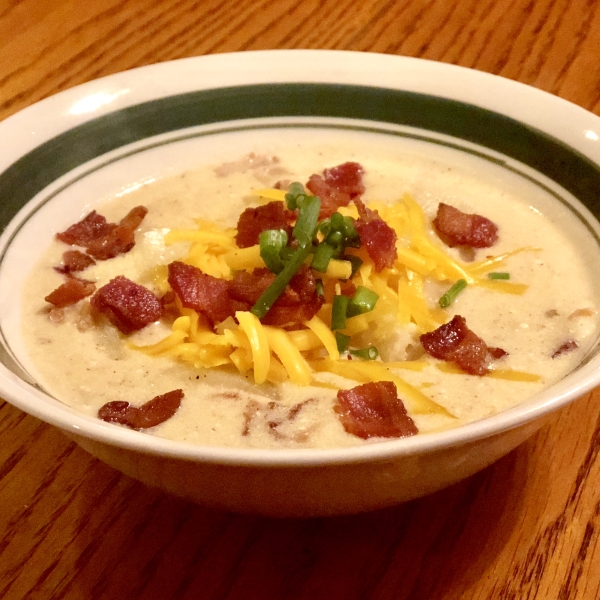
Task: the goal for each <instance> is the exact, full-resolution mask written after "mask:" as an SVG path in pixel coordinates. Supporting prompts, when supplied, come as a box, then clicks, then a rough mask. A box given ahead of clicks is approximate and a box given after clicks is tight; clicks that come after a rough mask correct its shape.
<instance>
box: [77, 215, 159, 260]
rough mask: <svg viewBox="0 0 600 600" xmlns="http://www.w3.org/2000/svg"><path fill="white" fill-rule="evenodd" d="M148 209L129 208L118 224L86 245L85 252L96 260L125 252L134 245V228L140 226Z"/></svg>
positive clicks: (106, 258)
mask: <svg viewBox="0 0 600 600" xmlns="http://www.w3.org/2000/svg"><path fill="white" fill-rule="evenodd" d="M147 212H148V209H147V208H145V207H144V206H136V207H135V208H133V209H131V210H130V211H129V213H128V214H127V215H125V217H123V219H121V221H120V223H119V224H118V225H115V226H113V227H111V228H110V230H109V231H107V232H106V234H105V235H103V236H101V237H98V238H96V239H94V240H92V241H91V242H90V243H89V244H88V245H87V246H86V250H87V253H88V254H90V255H91V256H93V257H94V258H96V259H97V260H108V259H109V258H114V257H115V256H117V255H118V254H125V253H127V252H129V251H130V250H131V249H132V248H133V247H134V246H135V234H134V232H135V230H136V229H137V228H138V227H139V226H140V224H141V222H142V220H143V219H144V217H145V216H146V213H147Z"/></svg>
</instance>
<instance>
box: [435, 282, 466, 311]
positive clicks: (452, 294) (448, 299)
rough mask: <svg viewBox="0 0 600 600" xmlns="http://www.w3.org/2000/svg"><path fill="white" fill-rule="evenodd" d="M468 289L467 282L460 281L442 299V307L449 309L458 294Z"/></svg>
mask: <svg viewBox="0 0 600 600" xmlns="http://www.w3.org/2000/svg"><path fill="white" fill-rule="evenodd" d="M466 287H467V282H466V281H465V280H464V279H459V280H458V281H457V282H456V283H455V284H454V285H453V286H452V287H451V288H450V289H449V290H448V291H447V292H446V293H445V294H444V295H443V296H442V297H441V298H440V307H441V308H448V307H449V306H450V305H451V304H452V303H453V302H454V301H455V300H456V297H457V296H458V294H460V293H461V292H462V291H463V290H464V289H465V288H466Z"/></svg>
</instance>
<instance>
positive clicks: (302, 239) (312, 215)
mask: <svg viewBox="0 0 600 600" xmlns="http://www.w3.org/2000/svg"><path fill="white" fill-rule="evenodd" d="M298 208H300V214H299V215H298V219H297V220H296V224H295V225H294V229H293V231H292V236H293V237H294V239H296V240H298V243H299V244H300V246H302V247H305V246H311V245H312V241H313V238H314V237H315V233H316V232H317V221H318V220H319V211H320V210H321V200H320V198H317V197H316V196H306V197H305V198H303V199H302V201H301V202H300V201H299V202H298Z"/></svg>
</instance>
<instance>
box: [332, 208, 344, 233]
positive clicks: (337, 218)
mask: <svg viewBox="0 0 600 600" xmlns="http://www.w3.org/2000/svg"><path fill="white" fill-rule="evenodd" d="M329 222H330V223H331V229H332V230H333V231H341V230H342V228H343V227H344V217H343V216H342V215H341V214H340V213H339V212H334V213H333V214H332V215H331V217H329Z"/></svg>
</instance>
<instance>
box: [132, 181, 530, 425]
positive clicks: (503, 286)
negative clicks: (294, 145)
mask: <svg viewBox="0 0 600 600" xmlns="http://www.w3.org/2000/svg"><path fill="white" fill-rule="evenodd" d="M256 195H257V196H258V197H259V198H261V199H263V201H269V200H283V199H284V196H285V192H283V191H281V190H275V189H268V190H260V191H259V192H256ZM369 208H371V209H372V210H376V211H377V212H378V213H379V215H380V216H381V218H382V219H383V220H384V221H385V222H386V223H388V225H390V226H391V227H392V228H393V229H394V230H395V232H396V235H397V237H398V242H397V245H396V246H397V251H398V258H397V260H396V261H395V264H394V265H393V267H392V268H386V269H383V270H382V271H381V272H379V273H377V272H376V271H375V269H374V266H373V262H372V261H371V260H370V258H369V256H368V254H367V253H366V251H365V250H364V249H362V248H361V249H356V250H351V252H352V253H354V254H355V255H356V256H358V257H359V258H361V259H362V261H363V263H362V265H361V266H360V268H359V270H358V272H357V273H356V274H355V276H354V278H353V282H354V283H356V284H357V285H362V286H364V287H367V288H369V289H371V290H373V291H374V292H375V293H376V294H377V295H378V296H379V298H378V300H377V302H376V304H375V307H374V309H373V310H372V311H370V312H367V313H364V314H359V315H356V316H354V317H351V318H348V320H347V324H346V328H345V329H344V330H341V332H340V333H341V334H344V335H346V336H350V337H352V336H356V335H359V334H363V333H365V332H367V331H369V332H370V333H372V334H373V336H375V337H376V334H377V326H376V324H377V322H378V321H379V320H381V319H382V318H383V317H386V320H385V322H389V321H388V319H389V315H395V318H396V321H397V323H398V325H399V326H403V325H404V326H406V325H409V324H414V325H413V326H416V328H417V330H418V332H419V333H426V332H429V331H433V330H434V329H437V328H438V327H439V326H440V325H441V324H443V323H445V322H447V321H448V315H447V313H446V311H445V310H443V309H441V308H439V307H432V306H430V303H428V301H427V299H426V295H425V292H424V284H425V280H426V279H428V278H432V279H434V280H437V281H442V282H445V281H448V282H456V281H458V280H460V279H463V280H465V281H466V283H467V285H468V286H483V287H485V288H488V289H490V290H493V291H496V292H500V293H505V294H523V293H524V292H525V291H526V289H527V286H526V285H523V284H520V283H513V282H509V281H501V280H494V279H489V278H488V277H487V274H488V273H490V272H492V271H495V270H498V269H499V268H502V267H503V266H504V265H505V264H506V262H507V261H508V259H509V258H511V257H512V256H513V255H515V254H517V253H519V252H523V251H535V250H536V248H529V247H528V248H519V249H517V250H514V251H513V252H510V253H506V254H503V255H500V256H495V257H492V258H487V259H486V260H483V261H480V262H474V263H468V264H467V263H463V262H462V261H457V260H455V259H454V258H452V257H451V256H449V255H448V254H447V253H446V252H445V251H444V250H443V249H442V248H441V247H440V246H438V245H437V244H436V243H435V241H434V240H433V239H431V236H430V234H429V231H428V221H427V219H426V217H425V214H424V213H423V211H422V209H421V207H420V206H419V204H418V203H417V202H416V201H415V200H414V199H413V198H412V197H411V196H409V195H405V196H404V197H403V198H402V199H401V200H400V201H398V202H396V203H394V204H392V205H388V204H385V203H381V202H372V203H370V204H369ZM338 210H339V212H340V213H341V214H342V215H344V216H351V217H353V218H357V217H358V215H357V212H356V208H355V207H354V206H349V207H346V208H340V209H338ZM196 224H197V228H196V229H190V230H182V229H175V230H171V231H169V232H168V233H167V234H166V236H165V244H167V245H171V244H175V243H181V242H185V243H188V244H189V251H188V253H187V256H186V257H185V258H184V259H183V262H185V263H187V264H190V265H193V266H195V267H197V268H199V269H200V270H201V271H202V272H204V273H206V274H208V275H212V276H213V277H218V278H221V279H231V278H232V272H233V271H238V270H247V271H252V270H253V269H255V268H262V267H264V266H265V265H264V262H263V260H262V259H261V256H260V248H259V246H258V245H256V246H251V247H249V248H238V247H237V245H236V241H235V235H236V230H235V229H233V228H229V229H222V228H220V227H218V226H217V225H215V224H214V223H211V222H208V221H205V220H202V219H198V220H196ZM351 272H352V264H351V263H350V262H349V261H345V260H331V261H330V263H329V266H328V268H327V272H326V273H324V274H323V276H322V280H323V289H324V294H325V303H324V305H323V306H322V307H321V309H320V311H319V312H318V314H317V315H315V316H314V317H313V318H312V319H311V320H310V321H307V322H306V323H304V324H303V325H304V326H305V328H304V329H298V330H294V331H287V330H284V329H281V328H278V327H272V326H268V325H263V324H262V323H261V322H260V320H259V319H258V318H257V317H256V316H255V315H254V314H252V313H251V312H245V311H239V312H237V313H236V315H235V319H233V318H231V317H229V318H228V319H226V320H225V321H223V322H222V323H219V324H218V325H217V326H216V328H215V329H214V330H213V328H212V327H211V326H210V324H209V323H208V322H207V321H206V319H205V318H204V317H203V316H202V315H201V314H198V313H197V312H196V311H194V310H192V309H189V308H184V307H183V306H181V304H180V303H179V302H178V300H177V301H176V305H177V309H178V312H179V316H178V317H177V318H176V319H175V320H174V322H173V324H172V326H171V333H170V334H169V335H168V336H167V337H165V338H164V339H162V340H161V341H159V342H158V343H156V344H152V345H149V346H137V345H134V344H131V343H130V344H129V347H131V348H133V349H135V350H139V351H141V352H145V353H146V354H148V355H151V356H170V357H173V358H175V359H178V360H180V361H183V362H186V363H189V364H190V365H192V366H193V367H195V368H213V367H220V366H224V365H230V366H233V367H235V368H236V369H237V370H238V371H239V372H240V373H241V374H244V375H246V374H251V375H252V376H253V379H254V381H255V382H256V383H257V384H262V383H265V382H271V383H275V384H279V383H283V382H286V381H290V382H292V383H294V384H297V385H300V386H308V385H314V386H320V387H333V388H335V389H338V388H337V386H335V385H333V384H331V383H330V382H329V380H328V379H327V378H322V377H321V376H322V375H323V374H324V373H327V374H334V375H336V376H339V377H342V378H344V379H346V380H350V382H358V383H366V382H372V381H392V382H394V383H395V384H396V387H397V388H398V393H399V396H400V397H401V398H403V400H405V402H406V404H407V408H408V409H409V410H410V411H411V412H413V413H415V414H419V413H420V414H432V413H439V414H445V415H447V416H451V415H449V413H448V412H447V411H446V410H445V409H444V408H443V407H442V406H440V405H438V404H437V403H435V402H433V401H432V400H431V399H429V398H428V397H427V396H426V395H425V394H424V393H423V392H422V391H421V390H419V389H417V388H416V387H415V386H413V385H410V384H409V383H407V382H406V381H404V379H402V378H401V377H400V375H399V374H398V372H399V371H402V370H403V369H404V370H406V369H409V370H421V369H424V368H426V367H427V366H428V365H429V364H430V363H428V362H427V361H426V360H418V361H400V362H389V363H386V362H383V361H381V360H348V357H347V356H342V357H340V352H339V351H338V345H337V342H336V337H335V334H334V332H333V331H332V330H331V314H332V301H333V296H334V294H335V293H339V286H340V280H345V279H348V278H349V277H350V275H351ZM155 284H156V286H157V287H158V288H159V289H160V290H161V291H163V292H167V291H169V289H170V288H169V285H168V283H167V269H166V267H160V268H158V269H157V274H156V278H155ZM373 342H374V343H375V344H376V343H377V340H376V339H374V340H373ZM438 367H439V368H441V369H442V370H444V371H445V372H448V373H454V372H457V373H458V372H460V370H458V369H456V368H454V367H453V366H452V365H446V364H441V365H438ZM490 375H492V376H495V377H501V378H503V379H509V380H515V381H535V380H536V379H539V378H537V376H536V375H532V374H529V373H521V372H518V371H509V370H504V371H500V370H498V371H492V373H491V374H490Z"/></svg>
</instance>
